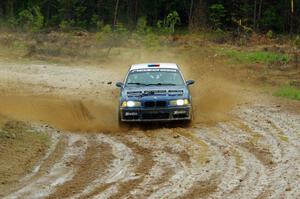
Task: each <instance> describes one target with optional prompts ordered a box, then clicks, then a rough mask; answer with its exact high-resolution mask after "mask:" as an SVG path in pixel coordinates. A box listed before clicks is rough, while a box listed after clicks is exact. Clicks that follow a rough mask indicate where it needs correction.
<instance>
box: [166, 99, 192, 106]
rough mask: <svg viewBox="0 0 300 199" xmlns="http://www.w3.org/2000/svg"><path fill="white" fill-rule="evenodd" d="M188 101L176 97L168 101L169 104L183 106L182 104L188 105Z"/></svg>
mask: <svg viewBox="0 0 300 199" xmlns="http://www.w3.org/2000/svg"><path fill="white" fill-rule="evenodd" d="M189 104H190V101H189V100H188V99H178V100H172V101H170V105H171V106H183V105H189Z"/></svg>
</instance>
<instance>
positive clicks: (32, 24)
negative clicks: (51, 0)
mask: <svg viewBox="0 0 300 199" xmlns="http://www.w3.org/2000/svg"><path fill="white" fill-rule="evenodd" d="M18 24H19V25H20V26H22V27H23V29H25V30H28V31H32V32H37V31H40V30H41V29H42V27H43V24H44V16H43V15H42V13H41V10H40V8H39V7H33V8H32V9H25V10H23V11H21V12H20V13H19V15H18Z"/></svg>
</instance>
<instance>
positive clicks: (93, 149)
mask: <svg viewBox="0 0 300 199" xmlns="http://www.w3.org/2000/svg"><path fill="white" fill-rule="evenodd" d="M94 139H95V138H94V136H91V137H89V138H88V147H87V150H86V153H85V155H84V158H83V159H82V160H81V161H80V162H73V163H72V164H73V165H74V167H75V170H76V171H75V172H76V173H75V174H74V176H73V178H72V180H70V181H67V182H66V183H64V184H63V185H61V186H59V187H57V188H56V191H55V192H54V193H52V194H51V195H50V196H48V197H47V198H48V199H52V198H62V197H63V198H67V197H69V196H72V195H74V194H78V193H81V192H82V190H83V189H84V188H85V187H86V186H87V185H88V184H89V183H90V182H92V181H93V180H95V179H96V178H97V176H98V175H101V174H102V175H103V173H104V172H105V171H106V169H107V167H108V165H109V164H110V162H111V161H112V159H113V155H112V152H111V147H110V146H109V145H108V144H104V143H99V142H97V141H95V140H94Z"/></svg>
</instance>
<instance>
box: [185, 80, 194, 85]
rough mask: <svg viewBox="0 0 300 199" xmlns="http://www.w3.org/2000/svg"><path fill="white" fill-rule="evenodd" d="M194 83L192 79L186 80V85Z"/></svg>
mask: <svg viewBox="0 0 300 199" xmlns="http://www.w3.org/2000/svg"><path fill="white" fill-rule="evenodd" d="M194 83H195V81H194V80H187V81H186V85H188V86H189V85H192V84H194Z"/></svg>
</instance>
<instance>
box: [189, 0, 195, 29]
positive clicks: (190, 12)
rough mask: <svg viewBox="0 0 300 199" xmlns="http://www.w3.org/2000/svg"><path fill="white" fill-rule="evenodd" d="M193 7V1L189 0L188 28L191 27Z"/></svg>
mask: <svg viewBox="0 0 300 199" xmlns="http://www.w3.org/2000/svg"><path fill="white" fill-rule="evenodd" d="M193 7H194V0H191V5H190V11H189V27H191V24H192V15H193Z"/></svg>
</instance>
